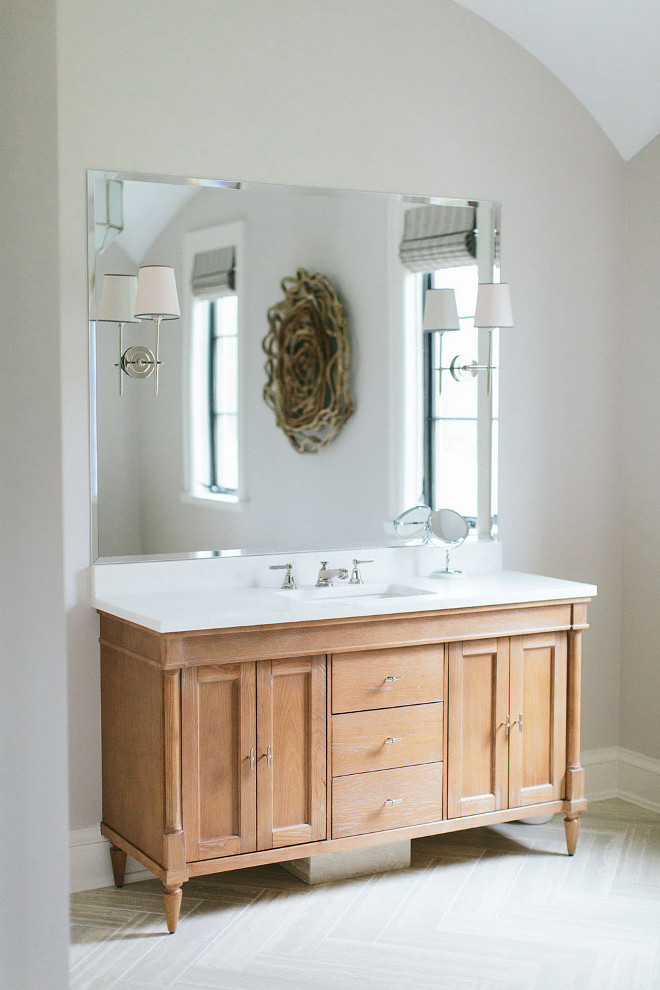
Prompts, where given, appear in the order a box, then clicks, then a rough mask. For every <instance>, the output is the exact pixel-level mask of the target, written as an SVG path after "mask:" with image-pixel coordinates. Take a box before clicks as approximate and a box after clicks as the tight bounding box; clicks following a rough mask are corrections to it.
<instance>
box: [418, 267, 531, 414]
mask: <svg viewBox="0 0 660 990" xmlns="http://www.w3.org/2000/svg"><path fill="white" fill-rule="evenodd" d="M474 325H475V327H477V329H482V330H488V363H487V364H479V363H478V362H477V361H470V362H469V363H467V362H466V361H465V360H464V359H463V358H462V357H461V356H460V355H459V354H457V355H456V356H455V357H454V358H452V361H451V363H450V364H449V367H448V368H444V367H440V368H439V369H438V371H439V372H440V383H442V372H443V371H448V372H449V373H450V374H451V376H452V378H453V379H454V381H457V382H462V381H466V380H467V379H468V378H476V376H477V373H478V372H479V371H485V372H486V392H487V394H488V395H490V394H491V389H492V379H493V371H495V370H496V369H495V367H494V365H493V330H496V329H498V328H500V327H512V326H513V316H512V313H511V297H510V293H509V285H508V283H507V282H483V283H481V284H480V285H479V289H478V292H477V305H476V309H475V314H474ZM422 329H423V330H424V331H427V332H431V333H432V332H439V333H441V334H443V333H445V331H447V330H459V329H460V325H459V321H458V312H457V309H456V297H455V295H454V290H453V289H427V291H426V298H425V304H424V321H423V324H422Z"/></svg>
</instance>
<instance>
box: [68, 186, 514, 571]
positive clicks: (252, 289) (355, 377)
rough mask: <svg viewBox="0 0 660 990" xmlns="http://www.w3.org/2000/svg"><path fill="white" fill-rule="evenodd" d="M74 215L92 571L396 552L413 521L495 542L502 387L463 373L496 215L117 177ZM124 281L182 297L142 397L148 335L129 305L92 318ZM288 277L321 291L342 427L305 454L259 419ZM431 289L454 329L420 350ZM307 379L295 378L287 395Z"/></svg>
mask: <svg viewBox="0 0 660 990" xmlns="http://www.w3.org/2000/svg"><path fill="white" fill-rule="evenodd" d="M88 197H89V202H88V212H89V275H90V327H91V338H90V340H91V343H90V351H91V379H92V380H91V394H92V410H91V414H92V437H93V439H92V447H93V449H92V497H93V510H94V512H93V516H94V547H95V558H96V559H99V560H104V559H117V558H129V557H151V558H154V557H158V556H166V557H173V556H176V555H179V554H183V555H188V554H200V553H202V554H204V553H214V554H216V553H237V552H245V553H257V552H280V551H287V552H294V551H300V550H313V549H317V548H324V549H333V548H336V549H340V548H342V549H343V548H359V547H368V546H372V547H373V546H383V545H392V546H394V545H398V543H399V541H398V539H397V537H396V534H395V533H394V530H393V526H392V520H393V519H395V518H396V517H398V516H399V515H400V513H401V512H402V510H403V509H405V508H406V507H407V506H410V505H414V504H416V503H418V502H425V503H426V504H428V505H431V506H447V507H450V508H452V509H455V510H456V511H458V512H460V513H461V514H462V515H463V516H465V517H466V519H467V520H468V523H469V525H470V529H471V532H472V533H473V534H476V535H478V536H479V537H481V538H488V537H491V536H492V534H493V532H494V530H495V527H496V519H497V502H496V492H497V471H496V450H497V404H498V381H497V372H496V371H495V372H494V373H493V374H492V387H491V388H490V389H487V387H486V380H485V376H484V375H482V374H480V373H479V374H477V373H473V372H472V371H471V370H470V369H471V368H472V367H473V366H475V365H476V366H479V367H481V366H484V364H485V363H487V362H488V358H487V354H486V348H487V343H488V341H487V337H486V335H485V333H484V331H481V330H476V329H475V328H474V311H475V301H476V294H477V286H478V284H479V283H480V282H493V281H498V280H499V271H498V265H499V210H498V208H497V206H496V205H495V204H493V203H491V202H484V201H478V202H477V201H470V202H468V201H458V200H450V199H443V198H441V197H436V196H431V197H423V196H407V195H403V194H393V193H375V192H353V191H349V190H340V189H316V188H307V187H300V186H284V185H271V184H267V183H254V182H240V181H233V180H232V181H224V180H222V181H221V180H218V181H208V180H193V179H182V178H181V179H180V178H169V177H168V178H164V177H160V176H145V175H136V174H129V173H117V172H91V173H89V184H88ZM141 266H153V267H154V268H157V267H159V266H165V267H167V268H171V269H173V272H174V276H175V279H176V286H177V289H178V303H179V308H180V318H179V319H170V320H167V322H163V323H162V326H161V327H160V343H159V354H158V361H159V362H161V363H159V364H158V395H157V396H155V395H154V388H153V385H152V384H150V382H151V381H152V379H153V376H152V378H146V377H145V376H146V375H148V374H149V369H148V367H147V366H146V365H145V364H144V363H142V364H141V363H140V362H144V361H148V358H145V357H144V352H145V351H147V352H150V353H151V354H152V356H153V347H154V345H153V325H152V323H150V322H149V321H148V320H144V319H142V320H139V321H135V322H132V321H131V320H130V319H129V317H130V315H131V314H130V313H129V312H128V309H130V308H131V304H130V302H129V303H127V304H126V305H127V307H128V309H126V312H125V314H124V317H125V320H124V321H123V322H120V320H119V319H116V318H115V317H118V316H119V315H121V314H120V313H119V311H117V313H114V314H113V312H112V311H108V309H107V307H106V308H104V310H103V311H102V312H101V313H99V308H98V307H99V302H100V299H101V291H102V288H103V284H104V276H108V275H119V276H135V275H136V274H137V272H138V269H139V268H140V267H141ZM301 270H302V271H304V272H305V273H311V275H312V276H316V275H318V276H322V277H323V279H324V280H325V283H327V284H328V285H329V286H330V287H331V289H330V290H329V291H332V292H333V293H334V294H335V295H336V298H337V300H338V303H337V305H338V306H341V309H342V311H343V313H344V314H345V318H346V335H347V339H348V344H347V345H346V346H347V350H346V352H345V357H344V360H345V366H344V379H343V381H344V388H345V391H346V395H347V396H349V397H350V403H349V405H350V408H351V411H350V414H348V413H347V414H346V415H344V416H343V418H342V422H341V426H340V429H338V431H336V435H333V437H332V442H329V443H328V444H327V445H326V446H323V447H321V448H319V449H316V448H315V449H314V450H313V451H312V452H301V451H300V450H299V449H296V448H295V447H294V446H293V445H292V443H291V442H290V441H289V439H288V437H287V435H286V433H285V431H284V430H283V429H282V428H281V424H280V423H278V417H277V415H276V414H275V412H274V410H273V408H272V403H271V404H270V405H269V404H268V403H267V402H266V401H264V387H265V386H266V385H267V382H268V380H269V379H268V375H267V372H266V370H265V365H266V362H267V354H266V353H265V352H264V340H265V339H266V337H267V335H268V333H269V317H268V314H269V310H270V311H272V310H273V307H277V306H278V305H281V303H282V300H283V298H284V295H285V292H284V290H285V288H286V287H287V286H288V285H291V280H292V279H295V278H296V275H297V273H298V272H299V271H301ZM286 280H289V281H288V282H287V281H286ZM283 281H284V284H283ZM325 283H324V284H325ZM125 284H126V283H121V285H122V288H123V287H124V286H125ZM438 288H452V289H453V290H454V292H455V296H456V300H457V305H458V319H459V324H460V328H461V329H460V331H459V332H451V333H450V332H444V333H433V332H431V333H429V332H423V331H422V326H423V320H424V305H425V299H426V298H427V292H428V290H429V289H438ZM154 305H155V304H154ZM170 308H173V304H172V305H171V306H170ZM174 315H175V314H174ZM100 316H103V317H104V319H103V320H101V319H100V318H99V317H100ZM297 327H298V328H300V327H302V328H303V331H302V332H303V335H304V331H305V328H304V321H303V322H301V321H300V319H298V324H297ZM120 331H121V341H120ZM495 336H496V335H495ZM128 352H130V353H128ZM310 353H311V352H310ZM127 354H128V356H126V355H127ZM131 355H132V356H131ZM122 356H124V357H122ZM324 360H325V362H326V365H327V366H332V362H333V354H332V352H328V353H327V354H326V355H325V358H324ZM122 361H124V367H123V370H122ZM131 361H132V362H133V364H132V365H131ZM278 361H280V358H279V356H278ZM275 363H276V364H277V363H278V362H277V361H276V362H275ZM281 363H282V362H281V361H280V364H281ZM489 363H490V362H489ZM497 363H498V362H497V340H496V339H495V343H494V355H493V360H492V364H493V365H494V366H497ZM271 364H272V362H271ZM313 364H314V359H313V356H312V357H311V358H310V357H307V356H305V355H303V357H301V359H300V361H299V362H298V365H297V368H298V372H299V374H300V376H301V382H302V384H301V388H303V389H304V387H306V386H305V376H306V375H307V374H309V375H312V376H313V374H314V368H313V367H312V365H313ZM278 367H279V365H278ZM452 367H453V371H452ZM301 369H302V370H301ZM461 369H464V370H463V371H461ZM131 370H132V371H133V372H134V373H133V374H130V372H131ZM276 370H277V369H276ZM271 375H272V367H271ZM298 384H300V383H298ZM317 391H318V388H317ZM321 395H323V392H321ZM346 408H347V409H348V408H349V406H347V407H346Z"/></svg>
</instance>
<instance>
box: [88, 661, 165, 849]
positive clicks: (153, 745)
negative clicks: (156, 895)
mask: <svg viewBox="0 0 660 990" xmlns="http://www.w3.org/2000/svg"><path fill="white" fill-rule="evenodd" d="M101 712H102V714H101V740H102V773H103V822H104V824H105V825H107V826H109V827H110V828H111V829H113V830H114V831H115V832H118V833H119V834H120V835H123V836H126V837H127V838H129V839H130V841H131V842H132V844H133V845H134V846H136V847H137V848H138V849H140V850H141V851H142V852H143V853H144V854H145V855H146V856H148V857H150V858H151V859H153V860H154V861H155V862H156V863H158V864H160V865H161V866H163V867H165V866H166V863H165V850H164V834H165V817H164V816H165V718H164V711H163V672H162V670H161V669H160V668H159V667H157V666H156V665H154V664H151V663H149V662H148V661H145V660H141V659H139V658H138V657H135V656H132V655H129V654H127V653H125V652H123V651H121V650H115V649H113V648H112V647H110V646H106V645H102V646H101Z"/></svg>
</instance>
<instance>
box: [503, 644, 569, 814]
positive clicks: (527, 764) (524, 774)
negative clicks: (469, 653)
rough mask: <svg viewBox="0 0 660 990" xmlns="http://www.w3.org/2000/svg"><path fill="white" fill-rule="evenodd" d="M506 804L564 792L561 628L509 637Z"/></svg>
mask: <svg viewBox="0 0 660 990" xmlns="http://www.w3.org/2000/svg"><path fill="white" fill-rule="evenodd" d="M510 668H511V673H510V678H511V688H510V712H511V734H510V738H509V806H510V807H511V808H518V807H526V806H528V805H530V804H539V803H540V802H542V801H555V800H557V799H558V798H563V796H564V776H565V772H566V633H542V634H534V635H529V636H514V637H513V638H512V639H511V650H510Z"/></svg>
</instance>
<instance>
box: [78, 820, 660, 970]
mask: <svg viewBox="0 0 660 990" xmlns="http://www.w3.org/2000/svg"><path fill="white" fill-rule="evenodd" d="M183 891H184V894H183V905H182V909H181V921H180V923H179V928H178V931H177V933H176V935H172V936H168V935H167V934H166V931H165V925H164V915H163V903H162V897H161V887H160V884H159V883H158V882H157V881H155V880H153V881H152V880H147V881H144V882H140V883H135V884H131V885H130V886H126V887H124V888H123V890H115V889H114V888H104V889H101V890H94V891H87V892H84V893H79V894H74V895H73V898H72V947H71V990H109V988H111V987H112V990H166V988H167V990H202V988H204V990H209V988H213V990H362V988H364V990H408V988H411V990H413V988H414V990H660V815H655V814H653V813H652V812H648V811H644V810H642V809H640V808H636V807H633V806H632V805H629V804H625V803H624V802H622V801H601V802H598V803H595V804H593V805H592V806H591V808H590V810H589V811H588V813H587V814H586V815H585V816H584V818H583V821H582V831H581V835H580V843H579V846H578V851H577V854H576V855H575V857H573V858H570V857H568V856H566V847H565V844H564V827H563V822H562V818H561V816H560V815H556V816H555V818H554V819H553V821H552V822H550V823H549V824H547V825H538V826H530V825H523V824H511V825H500V826H496V827H493V828H484V829H477V830H472V831H467V832H456V833H453V834H451V835H446V836H437V837H433V838H429V839H418V840H416V841H415V842H413V865H412V867H411V868H410V869H409V870H403V871H400V872H398V873H389V874H381V875H379V876H374V877H367V878H362V879H356V880H345V881H342V882H339V883H332V884H327V885H324V886H320V887H307V886H306V885H305V884H304V883H303V882H302V881H300V880H297V879H296V878H294V877H293V876H291V874H289V873H287V872H286V871H284V870H283V869H282V868H281V867H279V866H268V867H257V868H254V869H251V870H242V871H236V872H234V873H224V874H218V875H217V876H215V877H205V878H203V879H199V880H194V881H190V882H188V883H186V884H185V886H184V888H183Z"/></svg>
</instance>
